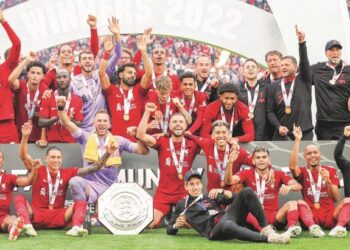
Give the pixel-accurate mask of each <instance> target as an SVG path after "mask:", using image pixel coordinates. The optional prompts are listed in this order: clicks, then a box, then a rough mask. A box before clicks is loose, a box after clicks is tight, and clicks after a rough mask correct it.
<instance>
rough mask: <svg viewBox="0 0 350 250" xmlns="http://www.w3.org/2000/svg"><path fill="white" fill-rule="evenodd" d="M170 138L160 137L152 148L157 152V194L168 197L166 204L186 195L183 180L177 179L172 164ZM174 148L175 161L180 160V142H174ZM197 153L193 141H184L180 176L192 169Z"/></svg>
mask: <svg viewBox="0 0 350 250" xmlns="http://www.w3.org/2000/svg"><path fill="white" fill-rule="evenodd" d="M169 142H170V138H168V137H164V136H162V137H160V138H159V139H158V140H157V142H156V145H154V146H153V148H154V149H156V150H157V151H158V161H159V170H160V177H159V184H158V188H157V192H161V193H163V194H165V195H166V196H167V197H169V200H168V201H166V202H176V201H179V200H180V199H182V198H183V197H184V196H186V195H187V192H186V191H185V188H184V180H180V179H179V178H178V174H177V171H176V167H175V165H174V162H173V158H172V155H171V151H170V146H169ZM174 148H175V152H176V156H177V159H178V160H179V159H180V150H181V142H174ZM197 153H198V147H197V145H196V143H194V142H193V141H191V140H189V139H186V150H185V155H184V166H183V168H182V174H183V176H185V173H186V172H187V171H189V170H190V169H191V168H192V163H193V160H194V158H195V157H196V155H197Z"/></svg>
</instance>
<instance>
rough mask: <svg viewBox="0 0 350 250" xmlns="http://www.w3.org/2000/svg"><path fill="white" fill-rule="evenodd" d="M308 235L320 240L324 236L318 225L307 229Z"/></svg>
mask: <svg viewBox="0 0 350 250" xmlns="http://www.w3.org/2000/svg"><path fill="white" fill-rule="evenodd" d="M309 232H310V235H311V236H312V237H315V238H321V237H323V236H325V233H324V232H323V231H322V229H321V227H320V226H319V225H316V224H315V225H312V226H311V227H310V228H309Z"/></svg>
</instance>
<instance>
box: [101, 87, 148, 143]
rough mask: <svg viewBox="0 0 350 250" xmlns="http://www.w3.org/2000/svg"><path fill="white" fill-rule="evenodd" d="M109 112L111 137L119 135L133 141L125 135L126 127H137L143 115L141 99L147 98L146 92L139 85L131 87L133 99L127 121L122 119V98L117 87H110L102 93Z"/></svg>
mask: <svg viewBox="0 0 350 250" xmlns="http://www.w3.org/2000/svg"><path fill="white" fill-rule="evenodd" d="M103 93H104V95H105V97H106V100H107V103H108V108H109V112H110V113H111V122H112V128H111V132H112V134H113V135H120V136H123V137H125V138H128V139H129V140H131V141H135V138H134V137H131V136H129V135H128V134H127V133H126V130H127V128H128V127H131V126H136V127H137V126H138V125H139V122H140V120H141V117H142V114H143V105H142V104H143V99H145V98H146V96H147V90H145V89H143V88H142V87H141V85H140V84H137V85H135V86H134V87H133V89H132V93H133V98H132V99H131V105H130V110H129V120H125V119H124V96H123V95H122V93H121V92H120V89H119V86H115V85H110V87H109V88H108V89H106V90H104V91H103ZM124 95H125V97H127V96H128V91H124Z"/></svg>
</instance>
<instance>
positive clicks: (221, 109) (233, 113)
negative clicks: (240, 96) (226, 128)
mask: <svg viewBox="0 0 350 250" xmlns="http://www.w3.org/2000/svg"><path fill="white" fill-rule="evenodd" d="M220 112H221V120H224V121H225V122H227V121H226V117H225V112H224V109H223V107H222V106H221V108H220ZM234 117H235V108H233V110H232V116H231V122H230V134H231V135H232V131H233V121H234Z"/></svg>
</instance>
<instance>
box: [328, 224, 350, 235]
mask: <svg viewBox="0 0 350 250" xmlns="http://www.w3.org/2000/svg"><path fill="white" fill-rule="evenodd" d="M347 233H348V232H347V231H346V228H345V227H342V226H336V227H333V228H332V230H331V231H329V233H328V235H329V236H332V237H337V238H344V237H345V236H346V234H347Z"/></svg>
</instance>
